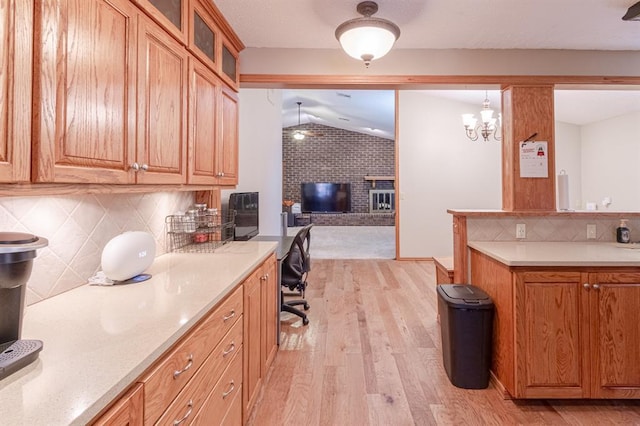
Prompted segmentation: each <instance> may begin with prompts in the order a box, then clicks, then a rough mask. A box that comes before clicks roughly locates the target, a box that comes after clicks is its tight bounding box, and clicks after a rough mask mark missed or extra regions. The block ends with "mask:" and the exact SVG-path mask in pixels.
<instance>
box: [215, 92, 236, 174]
mask: <svg viewBox="0 0 640 426" xmlns="http://www.w3.org/2000/svg"><path fill="white" fill-rule="evenodd" d="M220 99H221V101H220V102H221V105H220V121H219V122H220V130H219V131H220V136H219V139H218V140H217V147H216V153H217V158H216V165H217V173H216V174H217V176H218V184H220V185H237V184H238V94H237V93H236V92H234V91H233V90H231V89H229V88H228V87H226V86H225V85H222V91H221V96H220Z"/></svg>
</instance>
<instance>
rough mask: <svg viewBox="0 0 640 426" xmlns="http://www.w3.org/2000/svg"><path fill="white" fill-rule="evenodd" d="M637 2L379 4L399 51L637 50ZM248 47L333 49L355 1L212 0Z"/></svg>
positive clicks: (396, 0)
mask: <svg viewBox="0 0 640 426" xmlns="http://www.w3.org/2000/svg"><path fill="white" fill-rule="evenodd" d="M636 1H637V0H378V1H377V3H378V5H379V10H378V13H377V14H376V15H375V16H377V17H380V18H384V19H388V20H390V21H393V22H394V23H396V24H397V25H398V26H399V27H400V31H401V34H400V38H399V39H398V42H397V43H396V46H395V48H397V49H580V50H584V49H587V50H640V23H639V22H632V21H622V19H621V18H622V16H623V15H624V14H625V13H626V11H627V9H628V8H629V7H630V6H631V5H633V4H634V3H635V2H636ZM213 2H214V3H215V4H216V6H217V7H218V8H219V9H220V11H221V12H222V14H223V15H224V16H225V17H226V19H227V20H228V21H229V23H230V24H231V26H232V27H233V28H234V30H235V31H236V33H237V34H238V35H239V36H240V39H241V40H242V41H243V43H244V44H245V45H246V46H247V47H271V48H276V47H278V48H282V47H284V48H287V47H289V48H326V49H338V48H339V45H338V42H337V40H336V39H335V36H334V31H335V29H336V27H337V26H338V25H339V24H341V23H342V22H344V21H346V20H348V19H352V18H357V17H359V16H361V15H358V13H357V12H356V5H357V4H358V2H359V1H358V0H349V1H345V0H260V1H256V0H213Z"/></svg>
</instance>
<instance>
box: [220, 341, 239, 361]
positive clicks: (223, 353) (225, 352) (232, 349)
mask: <svg viewBox="0 0 640 426" xmlns="http://www.w3.org/2000/svg"><path fill="white" fill-rule="evenodd" d="M235 350H236V344H235V343H234V342H231V344H230V345H229V349H227V350H226V351H224V352H222V357H223V358H224V357H226V356H227V355H229V354H230V353H231V352H233V351H235Z"/></svg>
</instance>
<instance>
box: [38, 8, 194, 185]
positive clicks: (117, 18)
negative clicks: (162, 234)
mask: <svg viewBox="0 0 640 426" xmlns="http://www.w3.org/2000/svg"><path fill="white" fill-rule="evenodd" d="M39 5H40V8H39V9H38V10H37V13H36V26H37V27H38V28H39V29H40V31H38V32H36V34H40V35H41V38H40V39H39V40H37V42H38V48H37V49H36V61H35V75H36V76H37V78H36V81H35V84H34V97H35V99H38V100H39V102H34V104H35V105H38V109H37V111H35V114H34V129H35V130H34V141H35V144H34V147H35V149H34V153H33V155H34V158H33V160H34V161H33V171H32V172H33V180H34V181H35V182H69V183H117V184H126V183H184V182H186V126H185V119H186V100H187V98H186V87H187V86H186V84H187V59H186V57H187V55H186V51H185V50H184V48H183V47H182V46H181V45H180V44H179V43H177V42H176V41H175V40H174V39H173V38H171V37H169V36H168V35H167V34H166V33H165V32H164V31H162V30H161V29H160V28H159V27H158V26H157V25H156V24H155V23H153V22H151V21H150V20H149V18H147V17H146V16H144V15H143V14H141V13H140V12H138V11H137V10H136V8H135V7H134V6H133V5H132V4H131V3H130V2H129V1H127V0H96V1H91V2H87V1H83V0H68V1H63V0H57V1H50V2H39ZM136 131H137V134H136Z"/></svg>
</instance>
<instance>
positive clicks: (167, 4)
mask: <svg viewBox="0 0 640 426" xmlns="http://www.w3.org/2000/svg"><path fill="white" fill-rule="evenodd" d="M132 1H134V2H135V3H137V4H138V5H139V6H140V7H141V8H142V9H143V10H144V11H145V12H146V13H147V14H148V15H149V16H151V17H152V18H153V20H154V21H156V22H157V23H159V24H160V25H162V27H163V28H164V29H165V30H167V31H168V32H169V33H170V34H171V35H173V36H174V37H175V38H176V39H178V40H179V41H181V42H182V43H183V44H186V43H187V27H188V19H189V18H188V17H189V12H188V10H189V0H132Z"/></svg>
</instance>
